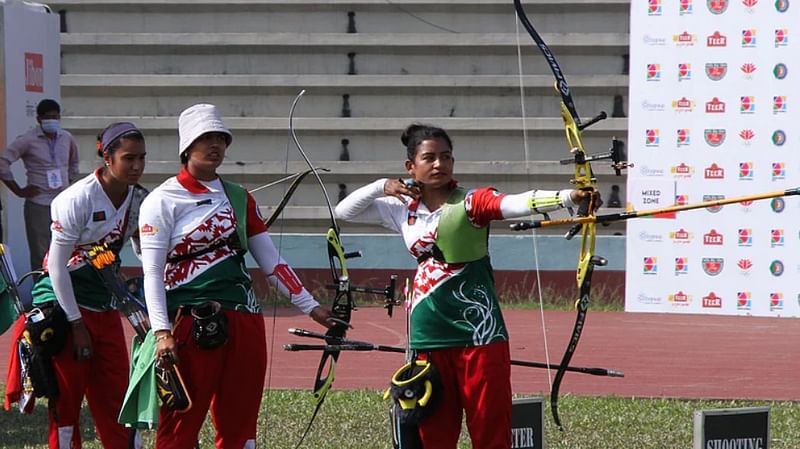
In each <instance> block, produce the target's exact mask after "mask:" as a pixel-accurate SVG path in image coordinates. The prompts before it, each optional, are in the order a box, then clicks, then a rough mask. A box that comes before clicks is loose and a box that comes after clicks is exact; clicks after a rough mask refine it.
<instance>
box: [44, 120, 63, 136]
mask: <svg viewBox="0 0 800 449" xmlns="http://www.w3.org/2000/svg"><path fill="white" fill-rule="evenodd" d="M60 128H61V125H60V122H59V121H58V120H56V119H47V120H42V131H44V132H46V133H50V134H52V133H55V132H57V131H58V130H59V129H60Z"/></svg>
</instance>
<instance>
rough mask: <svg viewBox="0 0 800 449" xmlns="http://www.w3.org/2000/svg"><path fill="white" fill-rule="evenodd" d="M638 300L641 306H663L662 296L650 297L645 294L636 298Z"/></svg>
mask: <svg viewBox="0 0 800 449" xmlns="http://www.w3.org/2000/svg"><path fill="white" fill-rule="evenodd" d="M636 300H637V301H638V302H639V303H640V304H661V297H660V296H650V295H647V294H644V293H639V295H638V296H637V297H636Z"/></svg>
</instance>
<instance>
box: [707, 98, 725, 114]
mask: <svg viewBox="0 0 800 449" xmlns="http://www.w3.org/2000/svg"><path fill="white" fill-rule="evenodd" d="M724 113H725V102H724V101H720V99H719V98H717V97H714V98H712V99H711V100H709V101H707V102H706V114H724Z"/></svg>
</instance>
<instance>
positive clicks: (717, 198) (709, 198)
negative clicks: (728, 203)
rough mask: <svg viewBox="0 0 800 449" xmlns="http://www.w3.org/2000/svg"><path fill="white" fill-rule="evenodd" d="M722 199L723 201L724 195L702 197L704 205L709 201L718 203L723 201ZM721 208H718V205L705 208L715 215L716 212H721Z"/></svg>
mask: <svg viewBox="0 0 800 449" xmlns="http://www.w3.org/2000/svg"><path fill="white" fill-rule="evenodd" d="M724 199H725V195H703V202H704V203H707V202H709V201H720V200H724ZM722 207H723V206H719V205H717V206H709V207H706V210H707V211H709V212H711V213H712V214H716V213H717V212H719V211H721V210H722Z"/></svg>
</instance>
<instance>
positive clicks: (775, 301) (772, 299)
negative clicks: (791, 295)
mask: <svg viewBox="0 0 800 449" xmlns="http://www.w3.org/2000/svg"><path fill="white" fill-rule="evenodd" d="M778 310H783V292H772V293H770V294H769V311H770V312H775V311H778Z"/></svg>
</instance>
